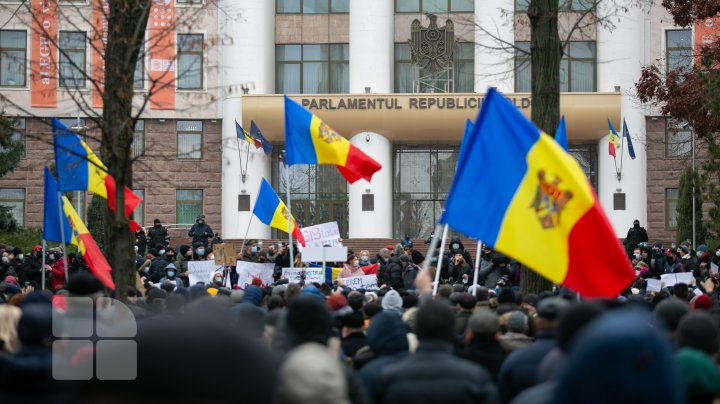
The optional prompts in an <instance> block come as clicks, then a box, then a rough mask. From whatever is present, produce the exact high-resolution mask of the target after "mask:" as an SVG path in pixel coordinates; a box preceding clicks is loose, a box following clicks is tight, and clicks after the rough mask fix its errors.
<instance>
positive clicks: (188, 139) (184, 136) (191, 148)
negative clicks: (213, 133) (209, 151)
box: [177, 121, 202, 160]
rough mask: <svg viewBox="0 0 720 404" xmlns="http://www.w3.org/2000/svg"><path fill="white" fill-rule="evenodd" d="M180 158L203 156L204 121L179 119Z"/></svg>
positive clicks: (194, 158) (189, 158) (198, 157)
mask: <svg viewBox="0 0 720 404" xmlns="http://www.w3.org/2000/svg"><path fill="white" fill-rule="evenodd" d="M177 137H178V154H177V156H178V158H179V159H183V160H199V159H201V158H202V121H177Z"/></svg>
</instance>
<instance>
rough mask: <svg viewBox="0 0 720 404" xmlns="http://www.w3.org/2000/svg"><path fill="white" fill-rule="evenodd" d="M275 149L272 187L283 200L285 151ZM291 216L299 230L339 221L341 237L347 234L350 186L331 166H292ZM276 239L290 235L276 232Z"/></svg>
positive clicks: (285, 192)
mask: <svg viewBox="0 0 720 404" xmlns="http://www.w3.org/2000/svg"><path fill="white" fill-rule="evenodd" d="M278 149H279V148H278V147H276V148H273V154H272V162H273V166H272V167H273V170H272V176H273V177H272V184H273V187H274V188H275V189H276V190H277V192H278V195H279V196H280V198H282V199H283V200H285V199H286V195H287V182H286V180H285V179H286V171H285V170H286V167H285V164H284V163H283V160H282V157H281V156H282V155H283V153H284V150H278ZM289 170H290V172H289V173H288V174H289V176H290V183H291V184H292V187H291V189H290V193H291V199H292V206H291V207H290V208H291V209H292V214H293V216H294V217H295V220H297V222H298V225H299V226H301V227H302V226H309V225H311V224H315V223H327V222H333V221H336V222H337V223H338V227H339V228H340V235H341V236H342V237H347V234H348V186H347V181H345V179H344V178H343V177H342V176H341V175H340V173H339V172H338V170H337V167H334V166H332V165H316V164H293V165H291V166H290V167H289ZM272 236H273V238H285V237H287V234H285V233H283V232H279V231H277V230H273V235H272Z"/></svg>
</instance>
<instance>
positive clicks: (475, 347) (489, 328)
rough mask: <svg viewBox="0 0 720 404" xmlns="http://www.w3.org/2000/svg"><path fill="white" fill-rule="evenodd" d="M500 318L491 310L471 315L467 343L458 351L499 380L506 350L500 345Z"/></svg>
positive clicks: (466, 334)
mask: <svg viewBox="0 0 720 404" xmlns="http://www.w3.org/2000/svg"><path fill="white" fill-rule="evenodd" d="M499 332H500V320H499V319H498V316H497V314H495V313H494V312H491V311H479V312H477V313H475V314H473V315H472V317H470V320H469V321H468V328H467V331H466V333H465V341H466V342H467V345H466V346H465V348H464V349H463V350H460V351H458V352H456V353H457V355H458V356H460V357H461V358H465V359H467V360H470V361H473V362H475V363H477V364H478V365H480V366H482V367H483V368H485V369H486V370H487V371H488V372H490V375H491V376H492V378H493V380H497V377H498V374H499V373H500V366H501V365H502V363H503V361H504V360H505V351H503V349H502V348H501V347H500V342H498V335H499Z"/></svg>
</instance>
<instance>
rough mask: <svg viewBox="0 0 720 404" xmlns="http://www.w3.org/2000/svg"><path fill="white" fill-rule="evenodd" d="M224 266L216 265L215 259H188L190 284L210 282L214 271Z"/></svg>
mask: <svg viewBox="0 0 720 404" xmlns="http://www.w3.org/2000/svg"><path fill="white" fill-rule="evenodd" d="M222 268H223V266H222V265H215V262H213V261H188V282H189V284H190V286H192V285H194V284H196V283H198V282H204V283H206V284H208V283H210V282H212V276H213V273H215V271H218V270H222ZM228 278H229V277H228Z"/></svg>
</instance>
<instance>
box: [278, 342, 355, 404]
mask: <svg viewBox="0 0 720 404" xmlns="http://www.w3.org/2000/svg"><path fill="white" fill-rule="evenodd" d="M278 379H279V380H278V387H277V391H276V395H275V400H273V401H277V402H282V403H291V404H292V403H298V404H300V403H316V404H336V403H339V404H346V403H347V404H349V403H350V400H349V399H348V388H347V382H346V379H345V372H344V371H343V369H342V366H341V365H340V362H339V361H338V360H337V355H335V354H333V352H332V351H331V350H330V349H328V348H327V347H326V346H324V345H321V344H318V343H307V344H302V345H300V346H299V347H297V348H295V349H293V350H292V351H290V353H289V354H288V356H287V359H286V360H285V362H284V363H283V365H282V367H281V368H280V371H279V372H278Z"/></svg>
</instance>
